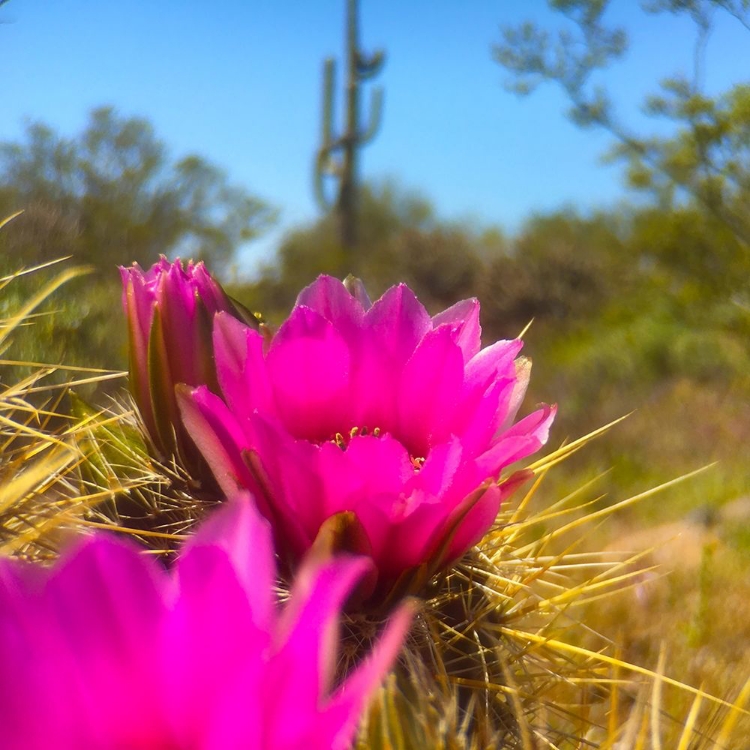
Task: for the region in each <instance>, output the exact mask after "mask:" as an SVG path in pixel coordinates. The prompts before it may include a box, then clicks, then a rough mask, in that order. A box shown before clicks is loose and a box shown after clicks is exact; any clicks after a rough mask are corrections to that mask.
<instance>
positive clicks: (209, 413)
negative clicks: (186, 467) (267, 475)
mask: <svg viewBox="0 0 750 750" xmlns="http://www.w3.org/2000/svg"><path fill="white" fill-rule="evenodd" d="M176 394H177V403H178V406H179V409H180V413H181V415H182V421H183V424H184V425H185V428H186V429H187V430H188V431H189V432H190V434H191V436H192V439H193V441H194V442H195V444H196V445H197V446H198V449H199V450H200V451H201V453H202V454H203V457H204V458H205V459H206V461H207V462H208V464H209V465H210V466H211V469H212V471H213V473H214V476H215V478H216V481H217V482H218V484H219V487H221V489H222V491H223V492H224V493H225V494H227V495H231V494H233V493H234V492H236V490H237V488H238V487H244V488H249V489H251V490H256V489H257V485H256V483H255V480H254V479H253V476H252V474H251V473H250V471H249V469H248V467H247V465H246V464H245V462H244V461H243V459H242V451H243V450H245V449H246V448H247V447H248V443H247V440H246V438H245V435H244V433H243V432H242V429H241V428H240V426H239V424H238V423H237V420H236V419H235V416H234V414H233V413H232V412H231V411H230V410H229V408H227V406H226V404H225V403H224V402H223V401H222V400H221V399H220V398H219V397H218V396H216V395H214V394H213V393H211V392H210V391H209V390H208V388H206V387H205V386H201V387H200V388H194V389H190V388H187V387H185V386H178V387H177V389H176Z"/></svg>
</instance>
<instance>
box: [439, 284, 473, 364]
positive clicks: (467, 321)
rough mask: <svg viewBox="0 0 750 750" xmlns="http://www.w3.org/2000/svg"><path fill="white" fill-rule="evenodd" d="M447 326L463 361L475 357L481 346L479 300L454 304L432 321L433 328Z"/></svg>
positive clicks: (468, 300)
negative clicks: (461, 354) (458, 347)
mask: <svg viewBox="0 0 750 750" xmlns="http://www.w3.org/2000/svg"><path fill="white" fill-rule="evenodd" d="M442 325H447V326H449V327H450V329H451V332H452V334H453V340H454V341H455V342H456V343H457V344H458V345H459V346H460V347H461V351H462V352H463V353H464V361H465V362H468V361H469V360H470V359H471V358H472V357H474V356H476V354H477V353H478V352H479V350H480V348H481V346H482V327H481V326H480V325H479V300H478V299H475V298H472V299H465V300H461V302H456V304H455V305H453V306H452V307H449V308H448V309H447V310H443V312H441V313H438V314H437V315H435V317H434V318H433V319H432V326H433V328H438V327H439V326H442Z"/></svg>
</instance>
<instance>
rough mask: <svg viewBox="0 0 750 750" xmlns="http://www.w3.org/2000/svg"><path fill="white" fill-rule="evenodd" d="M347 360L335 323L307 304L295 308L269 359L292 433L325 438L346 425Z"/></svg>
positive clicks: (281, 411) (279, 407) (283, 414)
mask: <svg viewBox="0 0 750 750" xmlns="http://www.w3.org/2000/svg"><path fill="white" fill-rule="evenodd" d="M349 360H350V355H349V347H348V346H347V344H346V341H345V340H344V338H343V337H342V336H341V334H340V333H339V332H338V331H337V330H336V328H335V327H334V326H333V325H332V324H331V323H329V322H328V321H327V320H326V319H325V318H324V317H323V316H322V315H320V314H319V313H317V312H315V311H314V310H311V309H310V308H308V307H296V308H295V309H294V311H293V312H292V315H291V316H290V318H289V319H288V320H287V321H286V322H285V323H284V324H283V325H282V326H281V328H280V329H279V332H278V333H277V334H276V336H275V337H274V340H273V343H272V344H271V348H270V350H269V352H268V358H267V366H268V374H269V377H270V378H271V381H272V383H273V387H274V393H275V395H276V408H277V410H278V413H279V415H280V417H281V419H282V421H283V422H284V424H285V425H286V427H287V429H288V430H289V431H290V432H291V433H292V434H293V435H296V436H297V437H301V438H305V439H308V440H325V439H327V438H331V437H333V435H334V434H335V433H336V431H337V430H338V429H339V428H340V427H341V425H342V424H347V422H348V415H347V402H348V400H347V396H348V387H349V366H350V362H349ZM310 362H315V363H316V366H315V367H310V366H309V363H310Z"/></svg>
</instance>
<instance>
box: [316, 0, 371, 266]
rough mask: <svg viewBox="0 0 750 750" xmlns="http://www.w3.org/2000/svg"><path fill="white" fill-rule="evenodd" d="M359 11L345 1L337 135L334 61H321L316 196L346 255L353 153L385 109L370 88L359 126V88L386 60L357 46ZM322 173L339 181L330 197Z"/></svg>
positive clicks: (353, 198)
mask: <svg viewBox="0 0 750 750" xmlns="http://www.w3.org/2000/svg"><path fill="white" fill-rule="evenodd" d="M357 10H358V8H357V0H347V5H346V127H345V130H344V131H343V133H341V135H338V136H334V134H333V119H334V108H335V100H334V99H335V92H334V88H335V84H336V61H335V60H334V59H333V58H331V57H328V58H326V60H325V62H324V64H323V118H322V125H323V128H322V139H321V145H320V148H319V149H318V152H317V155H316V158H315V195H316V198H317V200H318V203H319V204H320V207H321V209H322V210H323V211H330V210H331V209H334V210H335V211H336V215H337V218H338V222H339V236H340V240H341V245H342V247H343V248H344V249H345V250H346V251H347V252H348V253H350V254H352V253H353V251H354V249H355V247H356V245H357V225H356V222H357V219H356V214H357V152H358V150H359V149H360V148H361V147H362V146H364V145H365V144H367V143H369V142H370V141H371V140H372V139H373V138H374V137H375V134H376V133H377V131H378V128H379V127H380V122H381V115H382V111H383V89H382V88H381V87H380V86H376V87H375V88H373V90H372V92H371V95H372V98H371V101H370V114H369V118H368V121H367V126H366V127H362V126H361V123H360V110H359V94H360V91H359V87H360V84H361V83H362V82H363V81H367V80H369V79H371V78H373V77H374V76H376V75H377V74H378V73H379V72H380V70H381V68H382V67H383V63H384V61H385V53H384V52H383V51H382V50H378V51H376V52H375V53H374V54H372V55H369V56H368V55H365V54H364V53H363V52H362V50H361V49H360V48H359V40H358V36H359V34H358V31H359V23H358V13H357ZM326 176H332V177H333V178H334V179H335V180H336V181H337V182H338V190H337V192H336V193H335V195H334V196H329V194H328V193H327V192H326V189H325V178H326ZM352 270H353V269H352Z"/></svg>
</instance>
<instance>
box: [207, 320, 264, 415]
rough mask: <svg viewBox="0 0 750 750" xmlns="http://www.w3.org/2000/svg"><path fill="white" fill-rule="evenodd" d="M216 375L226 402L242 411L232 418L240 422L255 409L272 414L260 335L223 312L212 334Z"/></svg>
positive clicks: (215, 322)
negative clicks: (218, 366) (218, 365)
mask: <svg viewBox="0 0 750 750" xmlns="http://www.w3.org/2000/svg"><path fill="white" fill-rule="evenodd" d="M213 343H214V350H215V352H216V359H217V360H218V361H220V362H221V363H222V367H221V368H220V369H219V371H218V373H217V375H218V379H219V386H220V388H221V392H222V393H224V394H226V397H227V400H228V401H231V402H232V403H234V404H237V406H238V407H241V408H242V411H241V412H239V413H238V414H237V415H236V416H237V418H238V419H239V420H240V421H242V422H243V423H245V424H246V423H247V420H248V419H249V418H250V416H251V415H252V414H253V412H255V410H256V409H259V410H261V411H262V412H264V413H274V412H275V401H274V395H273V389H272V387H271V381H270V379H269V377H268V370H267V368H266V362H265V356H264V353H263V346H264V342H263V336H262V335H261V334H260V333H259V332H258V331H256V330H254V329H253V328H250V327H248V326H246V325H244V324H242V323H241V322H240V321H238V320H237V319H236V318H234V317H232V316H231V315H228V314H227V313H224V312H220V313H217V315H216V317H215V318H214V331H213Z"/></svg>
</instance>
